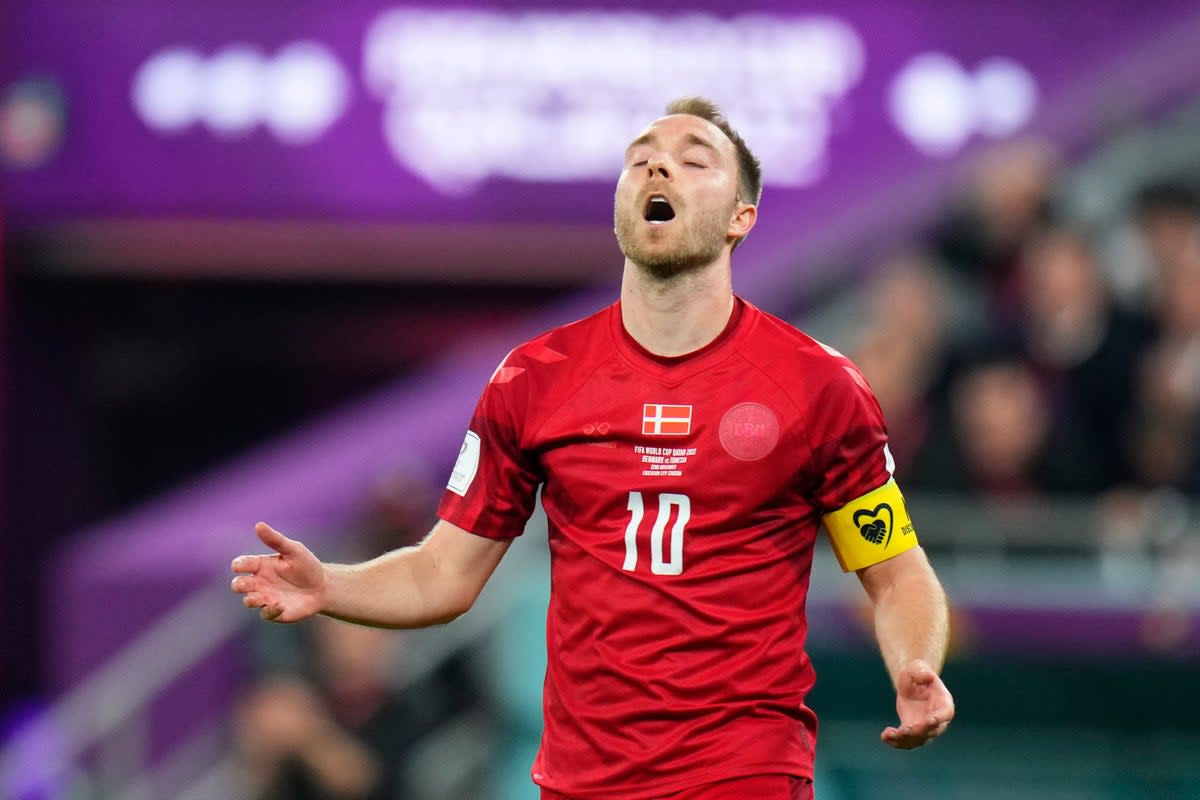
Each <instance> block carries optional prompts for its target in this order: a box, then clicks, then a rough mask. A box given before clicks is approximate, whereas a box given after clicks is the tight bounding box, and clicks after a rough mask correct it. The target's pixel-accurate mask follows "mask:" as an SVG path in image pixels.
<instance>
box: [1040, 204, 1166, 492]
mask: <svg viewBox="0 0 1200 800" xmlns="http://www.w3.org/2000/svg"><path fill="white" fill-rule="evenodd" d="M1021 295H1022V300H1023V314H1022V320H1021V334H1022V337H1023V339H1024V345H1025V349H1026V351H1027V353H1028V355H1029V358H1030V362H1031V364H1032V366H1033V367H1034V369H1035V371H1036V373H1037V375H1038V377H1039V379H1040V380H1041V382H1042V387H1043V389H1044V391H1046V392H1047V394H1048V397H1049V399H1050V402H1051V409H1052V413H1053V420H1052V421H1053V424H1054V426H1055V428H1057V429H1065V430H1070V431H1072V435H1077V436H1080V437H1083V438H1085V439H1086V440H1087V441H1088V442H1089V443H1090V444H1091V449H1092V450H1093V451H1094V453H1095V454H1096V457H1097V458H1099V459H1100V461H1099V463H1098V465H1097V466H1098V468H1099V471H1100V473H1101V483H1102V484H1103V485H1104V486H1113V485H1116V484H1117V483H1119V482H1123V481H1127V480H1128V479H1129V477H1130V473H1131V470H1130V467H1129V464H1128V459H1127V458H1126V454H1125V449H1124V447H1123V441H1122V435H1121V431H1122V430H1124V429H1125V428H1126V427H1127V418H1128V416H1129V407H1130V404H1131V400H1132V396H1133V383H1134V368H1135V365H1136V362H1137V359H1138V353H1139V352H1140V351H1141V350H1142V349H1143V348H1144V347H1145V345H1146V343H1147V342H1148V341H1149V339H1150V332H1151V328H1150V323H1149V321H1148V320H1147V319H1146V318H1144V317H1143V316H1140V315H1137V314H1135V313H1133V312H1130V311H1124V310H1121V309H1118V308H1117V307H1116V306H1115V305H1114V304H1113V303H1112V301H1111V299H1110V297H1109V293H1108V289H1107V287H1106V286H1105V284H1104V281H1103V276H1102V275H1101V272H1100V268H1099V265H1098V264H1097V262H1096V260H1095V258H1094V257H1093V254H1092V251H1091V249H1090V247H1089V246H1088V243H1087V242H1086V241H1085V240H1084V238H1083V237H1082V236H1081V235H1079V234H1078V233H1076V232H1074V231H1072V230H1069V229H1067V228H1062V227H1051V228H1047V229H1045V230H1043V231H1041V232H1039V233H1038V234H1036V235H1034V236H1032V237H1031V239H1030V241H1029V244H1028V245H1027V246H1026V248H1025V255H1024V258H1023V259H1022V270H1021Z"/></svg>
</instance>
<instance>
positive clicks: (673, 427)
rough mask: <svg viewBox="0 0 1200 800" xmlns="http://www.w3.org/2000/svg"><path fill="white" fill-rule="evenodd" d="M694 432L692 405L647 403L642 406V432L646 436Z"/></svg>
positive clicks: (680, 434) (681, 434)
mask: <svg viewBox="0 0 1200 800" xmlns="http://www.w3.org/2000/svg"><path fill="white" fill-rule="evenodd" d="M691 432H692V407H691V406H668V405H663V404H662V403H646V404H645V405H643V406H642V433H643V434H644V435H646V436H687V435H688V434H689V433H691Z"/></svg>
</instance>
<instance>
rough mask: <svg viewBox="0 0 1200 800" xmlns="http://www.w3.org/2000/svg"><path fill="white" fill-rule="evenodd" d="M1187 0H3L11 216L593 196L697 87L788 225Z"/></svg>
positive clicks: (399, 209)
mask: <svg viewBox="0 0 1200 800" xmlns="http://www.w3.org/2000/svg"><path fill="white" fill-rule="evenodd" d="M1191 16H1195V5H1194V3H1190V2H1186V0H1184V1H1180V2H1169V1H1166V0H1164V2H1159V3H1155V4H1153V5H1151V6H1149V7H1147V6H1146V5H1145V4H1139V3H1130V2H1113V1H1112V0H1109V1H1108V2H1082V1H1078V2H1066V3H1062V4H1050V5H1043V6H1041V7H1039V8H1038V9H1037V12H1036V13H1030V12H1027V11H1026V12H1022V11H1018V10H1014V7H1013V6H1011V4H1000V3H987V4H984V3H958V4H949V5H947V4H903V5H902V4H889V5H886V6H882V7H881V6H880V4H877V3H869V2H865V1H863V0H860V1H858V2H845V3H838V4H836V5H834V4H828V5H825V6H821V5H816V4H805V5H797V4H794V3H784V2H765V1H761V0H760V2H750V3H739V4H732V3H728V2H725V3H721V2H711V1H709V2H703V1H702V2H693V3H689V4H687V5H683V4H663V5H659V6H654V7H653V8H652V9H651V8H650V7H647V6H645V5H644V4H639V3H633V2H612V3H604V4H594V5H581V4H573V3H558V4H553V3H528V2H526V3H521V2H493V3H488V4H483V3H476V4H467V3H453V4H425V5H418V4H408V3H382V2H368V1H367V0H348V2H344V3H336V4H335V3H313V2H308V3H289V4H279V3H264V2H257V3H234V2H228V1H227V0H220V1H219V2H212V3H186V4H181V3H174V2H166V0H161V1H154V0H137V2H132V1H131V0H125V1H124V2H122V1H121V0H114V1H113V2H106V3H92V2H80V1H77V0H46V1H45V2H40V3H27V4H21V5H20V6H19V7H17V8H13V9H11V10H10V11H9V18H10V23H11V26H12V27H11V28H10V33H9V37H10V39H11V44H10V45H9V46H8V49H9V50H10V52H9V53H8V56H7V58H6V60H5V61H6V63H5V64H4V65H0V69H5V70H6V72H5V74H3V75H2V76H0V78H2V80H0V91H3V92H4V95H3V104H2V105H0V176H2V177H3V184H2V185H3V188H2V189H0V192H2V199H3V202H4V204H5V206H6V208H7V209H8V213H9V218H10V220H11V221H12V222H13V224H15V225H18V226H19V225H21V224H25V223H37V222H49V221H55V220H59V219H64V218H119V217H131V216H136V217H176V216H182V217H249V218H256V219H278V218H289V219H308V218H321V219H333V220H365V221H387V222H404V223H427V222H498V223H505V222H514V221H522V222H534V223H569V224H580V223H586V224H595V223H597V222H602V221H606V220H607V219H608V218H609V216H610V214H611V188H610V187H611V186H612V184H613V183H614V181H615V178H616V175H617V172H618V171H619V164H620V157H621V153H622V150H623V148H624V145H625V143H626V142H627V141H628V140H629V139H630V138H632V137H633V136H634V135H635V134H636V133H637V132H638V130H639V129H640V128H641V127H642V126H643V125H644V124H645V122H646V121H648V120H649V119H651V118H653V117H654V116H656V115H658V114H659V113H660V112H661V109H662V107H663V105H664V103H665V102H666V101H667V100H668V99H670V98H673V97H676V96H679V95H684V94H705V95H709V96H711V97H713V98H714V99H715V100H717V101H718V102H720V103H721V104H723V105H724V106H725V107H726V109H727V111H728V113H729V116H730V117H731V119H732V120H733V121H734V123H735V125H737V126H738V127H739V128H740V129H741V130H742V132H743V133H744V135H745V137H746V138H747V140H748V141H749V142H750V144H751V145H752V147H754V148H755V149H756V151H757V152H758V153H759V155H760V156H761V158H762V160H763V162H764V166H765V172H766V177H767V182H768V194H767V196H766V202H767V203H768V204H769V205H770V206H771V207H773V208H778V209H782V210H783V212H782V214H781V215H780V216H785V215H786V216H790V224H791V225H793V226H794V225H800V226H804V225H809V224H814V223H815V221H816V220H818V219H819V218H820V217H821V215H822V213H823V212H824V210H826V209H830V208H844V207H845V206H846V204H848V203H852V202H855V201H857V200H861V198H862V197H864V196H866V195H867V194H868V193H869V192H871V191H873V190H877V189H878V188H879V187H880V186H886V185H888V184H890V183H892V182H894V181H895V180H896V179H897V178H900V177H902V176H905V175H911V174H913V173H915V172H919V171H921V170H923V169H928V168H930V167H934V166H937V165H940V164H942V163H943V162H945V161H947V160H948V159H952V158H953V157H954V156H955V155H957V154H959V153H960V152H962V151H964V149H969V148H971V147H972V146H975V145H978V144H979V143H981V142H986V141H990V140H994V139H998V138H1003V137H1007V136H1011V135H1014V134H1018V133H1021V132H1023V131H1026V130H1029V129H1030V127H1031V126H1033V127H1035V128H1036V126H1037V124H1038V120H1039V118H1040V115H1041V114H1042V112H1043V111H1045V110H1046V109H1047V106H1048V105H1052V104H1053V103H1055V102H1056V98H1057V97H1058V95H1059V93H1060V92H1061V90H1062V89H1063V87H1065V86H1067V85H1069V84H1071V83H1072V82H1073V81H1078V80H1079V79H1081V78H1082V77H1084V76H1086V75H1087V74H1088V72H1089V71H1090V70H1093V69H1094V68H1095V66H1096V64H1097V63H1100V62H1103V61H1105V59H1107V58H1108V57H1109V56H1111V54H1113V53H1119V52H1124V51H1128V50H1129V49H1130V48H1131V47H1134V46H1136V45H1139V44H1142V43H1145V42H1146V41H1151V40H1153V39H1154V38H1155V37H1156V36H1160V35H1164V34H1165V33H1167V32H1169V31H1170V30H1171V29H1172V28H1173V27H1175V26H1177V25H1178V22H1179V20H1181V19H1184V18H1190V17H1191Z"/></svg>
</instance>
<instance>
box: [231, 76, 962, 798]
mask: <svg viewBox="0 0 1200 800" xmlns="http://www.w3.org/2000/svg"><path fill="white" fill-rule="evenodd" d="M760 195H761V175H760V170H759V165H758V161H757V159H756V158H755V157H754V155H753V154H752V153H751V152H750V150H749V149H748V148H747V146H746V144H745V142H744V141H743V140H742V139H741V137H740V136H739V135H738V134H737V133H736V132H735V131H734V130H733V129H732V128H731V127H730V125H729V123H728V122H727V120H726V119H725V118H724V116H723V115H722V114H721V112H720V110H719V109H718V108H717V107H716V106H715V105H713V104H712V103H711V102H709V101H707V100H704V99H702V98H687V99H684V100H678V101H676V102H674V103H672V104H671V105H670V106H669V107H668V109H667V115H666V116H664V117H662V118H660V119H658V120H655V121H654V122H652V123H651V124H650V125H649V127H647V128H646V129H645V131H644V132H643V133H641V135H639V136H638V137H637V138H636V139H634V140H633V142H632V143H630V145H629V147H628V148H627V149H626V151H625V161H624V169H623V170H622V172H621V176H620V179H619V180H618V182H617V190H616V198H615V203H614V205H615V226H616V236H617V240H618V242H619V244H620V246H621V250H622V252H623V253H624V255H625V268H624V274H623V277H622V285H621V297H620V300H619V302H616V303H614V304H613V305H611V306H609V307H607V308H605V309H603V310H601V311H600V312H599V313H597V314H594V315H593V316H591V317H588V318H586V319H583V320H580V321H578V322H575V323H572V324H570V325H566V326H564V327H561V328H558V329H555V330H552V331H550V332H549V333H546V334H544V335H542V336H539V337H538V338H536V339H534V340H532V341H530V342H527V343H525V344H523V345H521V346H519V347H517V348H516V349H515V350H513V351H512V352H511V353H510V354H509V355H508V356H507V357H506V358H505V359H504V361H503V362H502V363H501V364H500V366H499V367H497V369H496V371H495V373H494V374H493V375H492V377H491V379H490V380H489V382H488V384H487V386H486V388H485V389H484V391H483V395H482V397H481V398H480V400H479V404H478V406H477V407H476V410H475V414H474V416H473V417H472V419H471V423H470V429H469V430H468V431H467V434H466V439H465V441H464V442H463V445H462V449H461V451H460V453H459V457H458V461H457V463H456V464H455V466H454V469H453V471H452V474H451V477H450V481H449V485H448V487H447V489H446V492H445V494H444V496H443V499H442V501H441V504H440V506H439V509H438V516H439V517H440V520H439V522H438V523H437V524H436V525H435V526H434V528H433V530H432V532H431V533H430V534H429V535H428V537H427V538H426V539H425V540H424V541H423V542H422V543H421V544H420V545H419V546H416V547H412V548H405V549H402V550H397V551H394V552H391V553H387V554H385V555H382V556H380V557H378V558H376V559H374V560H371V561H368V562H365V563H361V564H356V565H338V564H322V563H321V562H320V561H318V560H317V559H316V557H315V556H313V555H312V553H311V552H309V550H307V549H306V548H305V547H304V546H303V545H302V544H301V543H299V542H297V541H293V540H291V539H288V538H287V537H285V536H284V535H283V534H281V533H279V532H277V531H275V530H273V529H272V528H270V527H269V526H268V525H266V524H265V523H261V522H260V523H259V524H258V525H257V526H256V528H255V530H256V532H257V534H258V536H259V538H260V539H261V540H262V541H263V543H264V544H266V545H267V546H268V547H270V548H271V549H272V550H273V551H275V552H274V553H273V554H271V555H258V556H239V557H238V558H236V559H234V561H233V565H232V567H233V571H234V572H236V573H238V575H237V577H235V578H234V579H233V589H234V590H235V591H237V592H239V593H241V594H242V596H243V603H244V604H245V605H246V606H248V607H252V608H258V609H260V614H261V616H262V617H263V618H264V619H267V620H273V621H275V622H295V621H297V620H301V619H304V618H306V617H308V616H311V615H313V614H326V615H329V616H332V617H336V618H339V619H343V620H348V621H352V622H358V623H363V624H367V625H376V626H386V627H393V628H409V627H420V626H426V625H433V624H437V623H442V622H449V621H450V620H453V619H454V618H455V617H457V616H459V615H460V614H463V613H464V612H466V611H467V610H468V609H469V608H470V607H471V604H472V602H473V601H474V600H475V598H476V596H477V595H478V593H479V591H480V589H481V588H482V587H483V585H484V583H485V582H486V581H487V579H488V577H489V576H490V575H491V574H492V571H493V570H494V569H495V567H496V565H497V563H498V562H499V561H500V559H501V557H502V556H503V555H504V552H505V550H507V549H508V546H509V544H510V543H511V542H512V540H513V538H514V537H516V536H519V535H520V534H521V532H522V530H523V528H524V526H525V522H526V520H527V519H528V517H529V515H530V514H531V513H532V510H533V504H534V499H535V495H536V492H537V488H538V486H539V485H541V486H542V487H543V489H542V505H543V507H544V508H545V511H546V516H547V520H548V526H549V546H550V554H551V582H552V589H551V594H550V607H549V612H548V620H547V635H546V639H547V647H548V651H549V664H548V668H547V671H546V681H545V689H544V698H543V713H544V718H545V726H544V731H543V735H542V745H541V749H540V752H539V754H538V756H537V759H536V761H535V762H534V765H533V770H532V775H533V780H534V782H535V783H537V784H538V785H539V786H540V787H541V793H542V798H543V799H544V800H564V799H565V798H620V799H621V800H650V799H651V798H668V797H669V798H672V800H700V799H701V798H703V800H733V798H739V799H741V798H749V797H753V798H762V799H764V800H777V799H778V800H782V799H783V798H788V800H793V799H794V798H809V797H811V796H812V795H811V793H812V787H811V781H812V775H813V755H814V748H815V736H816V727H817V721H816V716H815V715H814V714H813V712H812V711H811V710H810V709H809V708H808V707H807V706H806V705H805V702H804V701H805V696H806V695H807V694H808V691H809V689H811V688H812V685H813V682H814V680H815V675H814V672H813V668H812V665H811V663H810V662H809V659H808V656H807V655H806V654H805V651H804V644H805V636H806V634H807V625H806V622H805V607H804V606H805V596H806V592H807V588H808V581H809V573H810V569H811V566H812V558H813V547H814V543H815V541H816V537H817V534H818V529H819V527H820V524H821V523H822V521H823V522H824V524H825V527H826V529H827V530H828V534H829V538H830V541H831V542H832V544H833V548H834V551H835V552H836V554H837V557H838V560H839V562H840V564H841V566H842V569H843V570H845V571H851V570H853V571H854V572H856V573H857V575H858V577H859V580H860V581H861V582H862V585H863V586H864V587H865V589H866V592H867V594H868V596H869V597H870V600H871V602H872V603H873V606H874V619H875V634H876V637H877V639H878V641H879V645H880V649H881V651H882V654H883V658H884V661H885V663H886V666H887V669H888V672H889V673H890V675H891V678H892V681H893V684H894V685H895V688H896V710H897V712H898V715H899V722H898V724H897V725H895V726H891V727H887V728H886V729H884V731H883V732H882V735H881V738H882V740H883V741H884V742H886V743H887V744H889V745H891V746H892V747H896V748H903V749H907V748H913V747H919V746H921V745H923V744H925V743H927V742H929V741H930V740H932V739H933V738H934V737H936V736H938V735H939V734H941V733H942V732H943V731H944V730H945V729H946V726H947V725H948V724H949V723H950V720H951V719H952V718H953V716H954V701H953V699H952V698H951V695H950V693H949V691H948V690H947V689H946V687H945V685H944V684H943V683H942V681H941V679H940V678H939V677H938V670H939V669H940V667H941V664H942V660H943V657H944V654H945V650H946V638H947V630H948V621H947V609H946V600H945V595H944V593H943V591H942V589H941V586H940V584H939V583H938V580H937V578H936V577H935V575H934V573H933V570H932V569H931V567H930V565H929V562H928V561H927V560H926V558H925V555H924V553H923V551H922V550H921V548H920V547H919V546H918V545H917V537H916V533H915V532H914V530H913V525H912V522H911V521H910V519H909V516H908V514H907V512H906V511H905V506H904V498H903V497H902V496H901V494H900V491H899V489H897V487H896V484H895V481H894V480H893V478H892V469H893V463H892V459H891V455H890V453H889V452H888V447H887V435H886V432H885V428H884V421H883V418H882V414H881V412H880V410H879V405H878V404H877V403H876V401H875V398H874V396H873V395H872V393H871V390H870V388H869V387H868V386H867V383H866V381H865V380H864V379H863V377H862V375H861V374H860V373H859V371H858V370H857V369H856V368H855V367H854V365H853V364H851V363H850V362H849V361H848V360H847V359H845V358H844V357H842V356H841V355H840V354H838V353H837V352H835V351H833V350H830V349H829V348H826V347H824V346H823V345H821V344H820V343H818V342H816V341H814V340H812V339H810V338H809V337H807V336H805V335H804V334H802V333H801V332H799V331H797V330H796V329H795V328H793V327H791V326H789V325H787V324H785V323H783V322H781V321H780V320H778V319H776V318H774V317H772V316H770V315H768V314H766V313H764V312H762V311H760V310H759V309H757V308H755V307H754V306H752V305H751V304H749V303H747V302H745V301H744V300H742V299H741V298H739V297H737V296H736V295H734V293H733V289H732V282H731V272H730V254H731V253H732V251H733V249H734V248H735V247H736V246H737V244H738V243H739V242H741V241H742V240H743V239H744V238H745V237H746V235H747V234H749V233H750V231H751V229H752V228H753V227H754V223H755V219H756V217H757V214H758V203H759V198H760Z"/></svg>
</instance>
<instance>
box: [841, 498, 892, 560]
mask: <svg viewBox="0 0 1200 800" xmlns="http://www.w3.org/2000/svg"><path fill="white" fill-rule="evenodd" d="M851 519H852V520H853V522H854V525H855V526H856V527H857V528H858V533H859V535H860V536H862V538H863V539H865V540H867V541H868V542H870V543H871V544H882V545H883V548H884V549H885V550H886V549H887V546H888V545H889V544H890V543H891V541H892V522H893V515H892V507H891V506H890V505H888V504H887V503H880V504H879V505H877V506H875V508H873V509H866V508H860V509H859V510H858V511H855V512H854V516H853V517H851ZM885 537H886V541H885V540H884V539H885Z"/></svg>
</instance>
